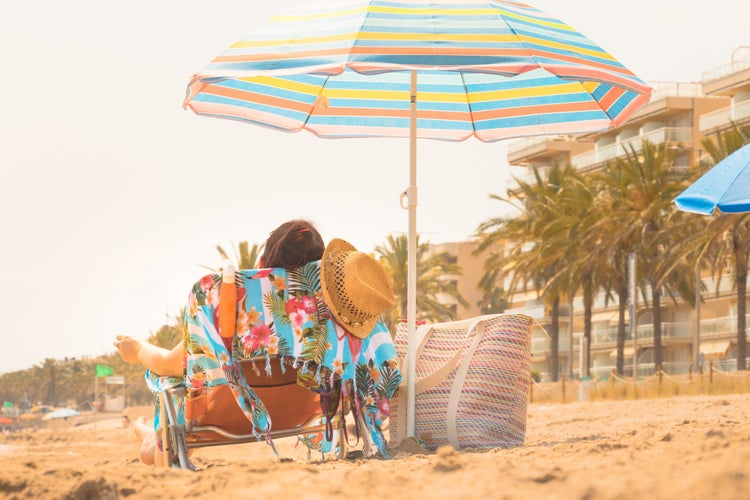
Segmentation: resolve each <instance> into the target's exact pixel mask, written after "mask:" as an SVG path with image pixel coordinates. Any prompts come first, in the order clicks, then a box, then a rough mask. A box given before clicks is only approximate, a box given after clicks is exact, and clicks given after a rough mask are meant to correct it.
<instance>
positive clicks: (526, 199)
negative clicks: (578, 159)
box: [475, 165, 577, 380]
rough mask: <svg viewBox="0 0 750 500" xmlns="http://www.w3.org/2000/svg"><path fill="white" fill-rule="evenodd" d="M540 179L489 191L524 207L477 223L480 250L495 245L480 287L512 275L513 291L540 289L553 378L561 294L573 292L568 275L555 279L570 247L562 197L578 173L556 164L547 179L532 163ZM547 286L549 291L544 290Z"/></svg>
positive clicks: (491, 285) (491, 288)
mask: <svg viewBox="0 0 750 500" xmlns="http://www.w3.org/2000/svg"><path fill="white" fill-rule="evenodd" d="M533 174H534V177H535V181H536V182H535V183H528V182H524V181H521V180H519V179H516V182H517V184H518V189H516V190H511V191H509V192H508V196H507V197H501V196H498V195H490V198H492V199H495V200H498V201H502V202H504V203H508V204H510V205H511V206H513V207H514V208H516V209H517V210H518V212H519V215H517V216H511V217H494V218H490V219H488V220H486V221H484V222H482V223H481V224H480V225H479V226H478V228H477V234H478V235H479V238H480V240H479V245H478V247H477V249H476V250H475V254H479V253H481V252H484V251H486V250H490V252H489V254H488V256H487V258H486V260H485V264H484V274H483V276H482V279H481V280H480V287H481V288H482V289H483V290H484V293H485V294H492V293H493V291H494V290H495V289H497V288H499V287H500V286H501V283H503V281H504V280H505V279H506V278H507V279H508V294H509V296H510V297H512V296H513V295H514V294H515V293H516V291H517V290H527V289H529V288H531V289H533V290H535V291H536V292H537V295H538V296H543V297H544V303H545V305H546V306H547V307H549V310H550V320H551V326H550V330H549V333H550V362H551V366H550V371H551V374H552V378H553V380H557V377H558V372H559V313H560V299H561V297H564V296H565V295H566V294H567V296H568V297H572V296H573V290H572V289H571V287H570V283H569V282H566V281H565V280H563V279H557V280H555V281H554V282H552V278H553V277H554V276H560V275H561V272H562V271H563V270H564V269H565V266H566V260H565V251H566V250H565V249H567V248H568V244H567V242H565V241H564V236H563V235H564V230H562V227H563V226H562V224H561V222H560V220H561V213H560V211H559V209H558V208H559V207H558V201H559V200H560V198H561V195H560V191H561V190H562V189H563V186H565V185H566V184H567V183H568V182H569V181H568V180H567V179H569V178H571V177H574V176H576V175H577V174H576V172H575V170H574V169H573V168H572V167H571V166H569V165H568V166H566V167H559V166H557V165H553V166H552V167H551V168H550V170H549V172H548V174H547V178H546V179H543V178H542V175H541V172H540V171H539V169H538V168H536V167H533ZM543 290H544V292H545V293H544V294H542V291H543Z"/></svg>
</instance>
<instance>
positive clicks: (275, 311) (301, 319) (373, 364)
mask: <svg viewBox="0 0 750 500" xmlns="http://www.w3.org/2000/svg"><path fill="white" fill-rule="evenodd" d="M280 229H281V228H280ZM287 229H288V228H287ZM277 231H278V230H277ZM314 231H315V229H314V228H313V227H302V228H296V229H295V230H294V231H293V233H294V234H295V235H306V236H305V237H313V236H314V234H309V235H308V234H307V233H312V232H314ZM287 234H288V231H287ZM272 237H273V233H272ZM272 237H271V238H269V242H268V243H267V248H266V253H265V254H264V262H265V261H266V260H265V257H266V255H270V254H269V248H270V247H273V246H274V245H272V244H271V240H272ZM313 239H315V238H313ZM321 246H322V245H321ZM271 252H273V250H271ZM314 254H315V252H313V253H312V254H309V253H307V254H306V255H307V258H310V255H313V256H314ZM234 284H236V286H237V288H236V290H237V292H236V308H233V309H234V310H235V312H236V318H235V321H236V333H235V334H234V335H232V336H231V337H227V338H223V337H222V335H221V331H220V330H221V328H220V327H219V324H220V323H221V318H220V317H219V316H220V311H221V308H220V307H219V295H220V291H221V289H222V287H223V286H224V285H222V276H220V275H218V274H215V275H209V276H205V277H203V278H202V279H201V280H200V281H198V282H197V283H196V284H195V285H194V286H193V289H192V292H191V294H190V298H189V304H188V309H187V311H186V321H185V325H186V328H185V337H184V341H183V344H184V355H183V349H182V348H180V350H179V352H180V356H179V358H177V359H179V361H180V364H181V365H182V360H183V356H184V358H185V362H184V366H185V371H184V374H182V370H180V373H181V374H182V376H180V377H163V376H162V377H158V376H156V375H155V374H154V373H153V372H157V373H158V369H159V368H161V369H163V370H174V369H175V368H176V363H175V362H174V360H172V361H170V362H165V360H169V359H170V357H171V358H175V357H176V356H175V355H174V354H173V352H168V353H167V352H165V351H160V350H159V349H158V348H154V347H153V346H147V345H143V344H141V345H137V346H136V347H135V348H133V346H132V344H131V343H132V342H133V341H132V340H131V339H130V338H128V337H118V341H117V342H116V345H117V346H118V348H119V349H120V351H121V352H123V350H125V351H126V352H123V359H125V360H126V361H131V362H141V363H144V365H145V366H146V367H147V368H151V369H152V371H150V372H148V373H147V380H148V382H149V385H150V387H151V388H152V390H154V391H155V392H157V393H159V392H162V391H166V390H169V389H170V388H174V387H176V386H184V387H185V388H186V389H187V391H188V398H187V399H188V400H190V395H191V394H193V395H196V394H202V393H205V391H206V390H211V389H212V388H214V387H222V386H223V387H224V388H226V387H229V388H230V389H231V392H232V394H233V395H234V398H235V400H236V402H237V405H238V407H239V408H240V409H241V410H242V412H243V413H244V414H245V416H246V417H247V421H248V422H249V423H250V424H251V429H252V432H253V434H254V435H256V437H257V438H258V439H259V440H260V439H264V438H265V439H266V440H268V441H269V443H270V442H271V440H270V436H271V427H272V422H271V420H270V418H269V415H268V411H267V409H266V407H265V405H264V403H263V401H262V398H260V397H258V395H257V394H256V392H255V391H254V390H253V387H252V386H251V385H248V384H247V381H246V380H245V376H243V375H242V369H241V366H242V363H243V361H244V360H247V359H258V357H259V356H260V357H262V358H265V360H266V363H265V371H266V373H267V374H268V375H269V376H271V377H273V376H274V374H273V373H272V370H271V359H272V358H277V359H279V360H281V363H280V365H277V366H278V367H279V368H280V370H281V371H283V370H284V366H285V363H284V360H292V362H293V365H294V367H295V368H297V382H298V383H299V384H301V385H303V386H305V387H307V388H309V389H310V390H312V391H314V392H316V393H318V394H319V395H320V399H321V405H320V406H321V408H322V410H323V413H324V416H325V417H326V420H327V425H328V428H329V429H330V425H331V424H330V421H331V418H332V417H333V414H334V413H336V411H337V409H338V408H341V407H342V406H341V405H344V406H345V407H348V408H350V409H351V410H352V411H353V413H354V414H355V415H361V416H362V417H363V421H364V424H365V425H366V427H367V429H368V430H369V434H370V437H371V439H372V441H373V443H374V444H375V445H376V447H377V449H378V450H379V452H380V453H381V455H383V456H384V457H387V456H388V454H387V451H386V447H385V440H384V439H383V436H382V432H381V429H380V426H381V422H382V420H383V419H384V418H385V417H387V416H388V410H389V401H390V398H391V397H392V396H393V394H394V393H395V391H396V389H397V387H398V385H399V383H400V381H401V373H400V371H399V368H398V358H397V355H396V352H395V349H394V347H393V343H392V341H391V336H390V334H389V333H388V330H387V328H386V327H385V325H384V324H383V323H382V322H381V321H379V319H378V316H379V314H380V313H381V312H382V311H383V310H384V309H385V308H387V307H388V306H390V305H392V303H393V298H392V292H391V288H390V284H389V282H388V279H387V276H386V275H385V273H384V272H383V270H382V267H380V265H379V263H377V261H375V260H374V259H373V258H372V257H371V256H369V255H367V254H364V253H362V252H358V251H356V249H354V247H352V246H351V245H349V244H348V243H346V242H344V241H343V240H333V241H331V242H330V244H329V245H328V247H326V249H325V252H324V253H323V255H322V260H321V261H320V262H318V261H312V262H307V263H304V264H302V265H301V266H293V265H290V266H289V267H286V264H285V265H284V266H282V267H273V268H263V269H258V270H243V271H239V272H238V273H237V274H236V276H235V282H234ZM133 351H137V353H136V355H134V354H133ZM173 351H174V350H173ZM157 360H158V362H157ZM151 363H155V364H151ZM162 373H166V374H171V375H174V374H175V373H174V372H173V371H163V372H162ZM277 375H278V374H277ZM176 407H177V408H178V409H180V410H184V409H185V407H186V405H185V404H184V402H181V401H178V402H177V404H176ZM159 413H160V412H158V411H157V412H156V417H155V427H156V428H157V430H158V429H159V428H160V427H161V425H163V424H162V423H161V419H160V415H159ZM177 420H178V421H181V422H184V421H185V415H184V412H180V414H179V415H178V416H177ZM158 435H159V434H158V432H157V436H158ZM324 438H325V439H323V440H322V441H321V440H319V439H307V440H303V442H305V443H306V444H307V445H308V446H311V447H313V448H316V449H320V450H321V451H327V448H326V446H328V447H329V448H330V446H331V444H332V443H331V439H332V435H331V433H330V432H327V433H325V435H324Z"/></svg>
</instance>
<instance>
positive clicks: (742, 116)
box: [700, 101, 750, 132]
mask: <svg viewBox="0 0 750 500" xmlns="http://www.w3.org/2000/svg"><path fill="white" fill-rule="evenodd" d="M748 118H750V101H743V102H740V103H737V104H735V105H734V106H730V107H728V108H723V109H719V110H717V111H712V112H711V113H706V114H703V115H701V117H700V130H701V132H706V131H709V130H714V129H717V128H721V127H724V126H726V125H729V124H730V123H731V122H743V121H745V120H747V119H748Z"/></svg>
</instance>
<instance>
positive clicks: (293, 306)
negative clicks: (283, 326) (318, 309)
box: [284, 298, 302, 317]
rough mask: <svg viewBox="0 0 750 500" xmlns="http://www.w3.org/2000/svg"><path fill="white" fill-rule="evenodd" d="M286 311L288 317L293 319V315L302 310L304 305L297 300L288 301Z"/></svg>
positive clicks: (285, 305) (285, 306)
mask: <svg viewBox="0 0 750 500" xmlns="http://www.w3.org/2000/svg"><path fill="white" fill-rule="evenodd" d="M284 309H285V310H286V315H287V316H290V317H291V315H292V314H293V313H296V312H297V311H298V310H299V309H302V304H300V303H299V302H298V301H297V299H295V298H291V299H289V300H287V301H286V304H284Z"/></svg>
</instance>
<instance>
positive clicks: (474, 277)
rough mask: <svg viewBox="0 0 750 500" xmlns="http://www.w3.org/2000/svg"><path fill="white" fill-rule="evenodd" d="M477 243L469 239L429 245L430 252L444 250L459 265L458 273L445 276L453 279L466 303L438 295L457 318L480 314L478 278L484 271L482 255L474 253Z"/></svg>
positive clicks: (480, 294)
mask: <svg viewBox="0 0 750 500" xmlns="http://www.w3.org/2000/svg"><path fill="white" fill-rule="evenodd" d="M477 245H478V242H477V241H471V240H470V241H460V242H453V243H438V244H434V245H430V252H431V253H443V252H445V253H447V254H448V255H450V256H451V257H452V258H453V263H454V264H457V265H458V266H460V267H461V274H460V275H457V276H449V277H447V278H448V279H452V280H453V281H455V283H456V288H457V289H458V291H459V293H461V295H462V296H463V297H464V298H465V299H466V302H467V303H468V304H467V306H466V307H465V306H463V305H461V304H459V303H458V302H457V301H456V299H455V298H453V297H448V296H445V297H440V302H441V303H442V304H444V305H445V307H446V308H449V309H451V310H452V311H453V312H454V313H455V314H456V317H457V318H459V319H463V318H471V317H474V316H479V315H481V314H482V313H481V311H480V308H479V305H478V304H479V302H480V301H481V300H482V292H481V290H480V289H479V280H480V279H481V278H482V273H483V272H484V268H483V266H484V258H483V256H482V255H479V256H475V255H474V251H475V250H476V248H477Z"/></svg>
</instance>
